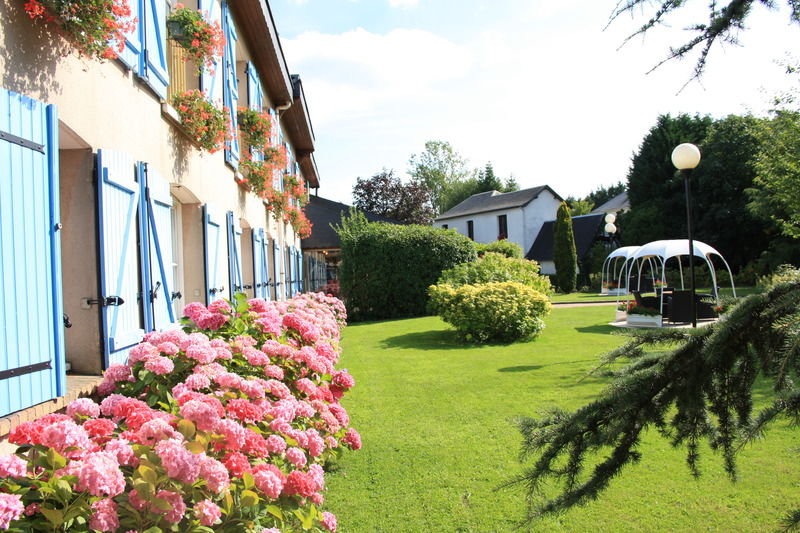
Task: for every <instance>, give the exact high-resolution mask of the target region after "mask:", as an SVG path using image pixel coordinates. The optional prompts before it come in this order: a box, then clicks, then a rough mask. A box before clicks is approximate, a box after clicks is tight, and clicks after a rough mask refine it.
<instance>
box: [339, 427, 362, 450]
mask: <svg viewBox="0 0 800 533" xmlns="http://www.w3.org/2000/svg"><path fill="white" fill-rule="evenodd" d="M342 442H343V443H344V444H345V446H348V447H349V448H350V449H351V450H360V449H361V435H359V434H358V431H356V430H355V428H349V429H348V430H347V433H346V434H345V436H344V437H342Z"/></svg>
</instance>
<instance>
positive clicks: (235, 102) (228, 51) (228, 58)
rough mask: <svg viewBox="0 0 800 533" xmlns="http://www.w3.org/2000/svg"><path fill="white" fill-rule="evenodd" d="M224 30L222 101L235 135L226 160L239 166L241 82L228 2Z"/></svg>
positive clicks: (226, 152) (227, 147) (227, 149)
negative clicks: (238, 74) (237, 76)
mask: <svg viewBox="0 0 800 533" xmlns="http://www.w3.org/2000/svg"><path fill="white" fill-rule="evenodd" d="M222 31H223V33H224V34H225V53H224V55H223V58H222V69H223V78H224V79H223V85H222V90H223V92H222V101H223V104H224V105H225V107H227V108H228V118H229V119H230V124H231V131H233V136H232V137H231V139H230V140H228V141H225V161H226V162H227V163H228V164H230V165H231V166H233V167H234V168H237V167H238V166H239V134H238V127H237V121H236V112H237V110H238V109H239V82H238V81H237V80H236V41H237V37H236V27H235V26H234V24H233V17H232V16H231V12H230V9H229V8H228V4H227V3H223V4H222Z"/></svg>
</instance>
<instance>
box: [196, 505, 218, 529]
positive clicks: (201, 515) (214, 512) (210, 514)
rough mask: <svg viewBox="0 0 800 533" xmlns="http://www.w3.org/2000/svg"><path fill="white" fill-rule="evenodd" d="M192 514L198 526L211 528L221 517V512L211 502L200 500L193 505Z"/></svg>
mask: <svg viewBox="0 0 800 533" xmlns="http://www.w3.org/2000/svg"><path fill="white" fill-rule="evenodd" d="M194 514H195V516H196V517H197V519H198V520H200V524H202V525H204V526H212V525H214V523H216V521H217V520H219V519H220V518H221V517H222V510H221V509H220V508H219V507H218V506H217V505H216V504H215V503H214V502H212V501H211V500H201V501H199V502H197V503H196V504H194Z"/></svg>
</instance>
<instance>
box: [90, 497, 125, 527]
mask: <svg viewBox="0 0 800 533" xmlns="http://www.w3.org/2000/svg"><path fill="white" fill-rule="evenodd" d="M92 511H94V512H93V513H92V517H91V518H90V519H89V527H90V528H92V529H94V530H97V531H116V530H117V528H118V527H119V516H117V504H116V503H114V500H110V499H103V500H97V501H96V502H94V503H93V504H92Z"/></svg>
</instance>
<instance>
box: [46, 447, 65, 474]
mask: <svg viewBox="0 0 800 533" xmlns="http://www.w3.org/2000/svg"><path fill="white" fill-rule="evenodd" d="M47 462H48V463H49V464H50V466H51V467H53V470H58V469H59V468H64V467H65V466H67V460H66V459H65V458H64V456H62V455H61V454H60V453H58V452H57V451H55V450H54V449H53V448H48V449H47Z"/></svg>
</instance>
